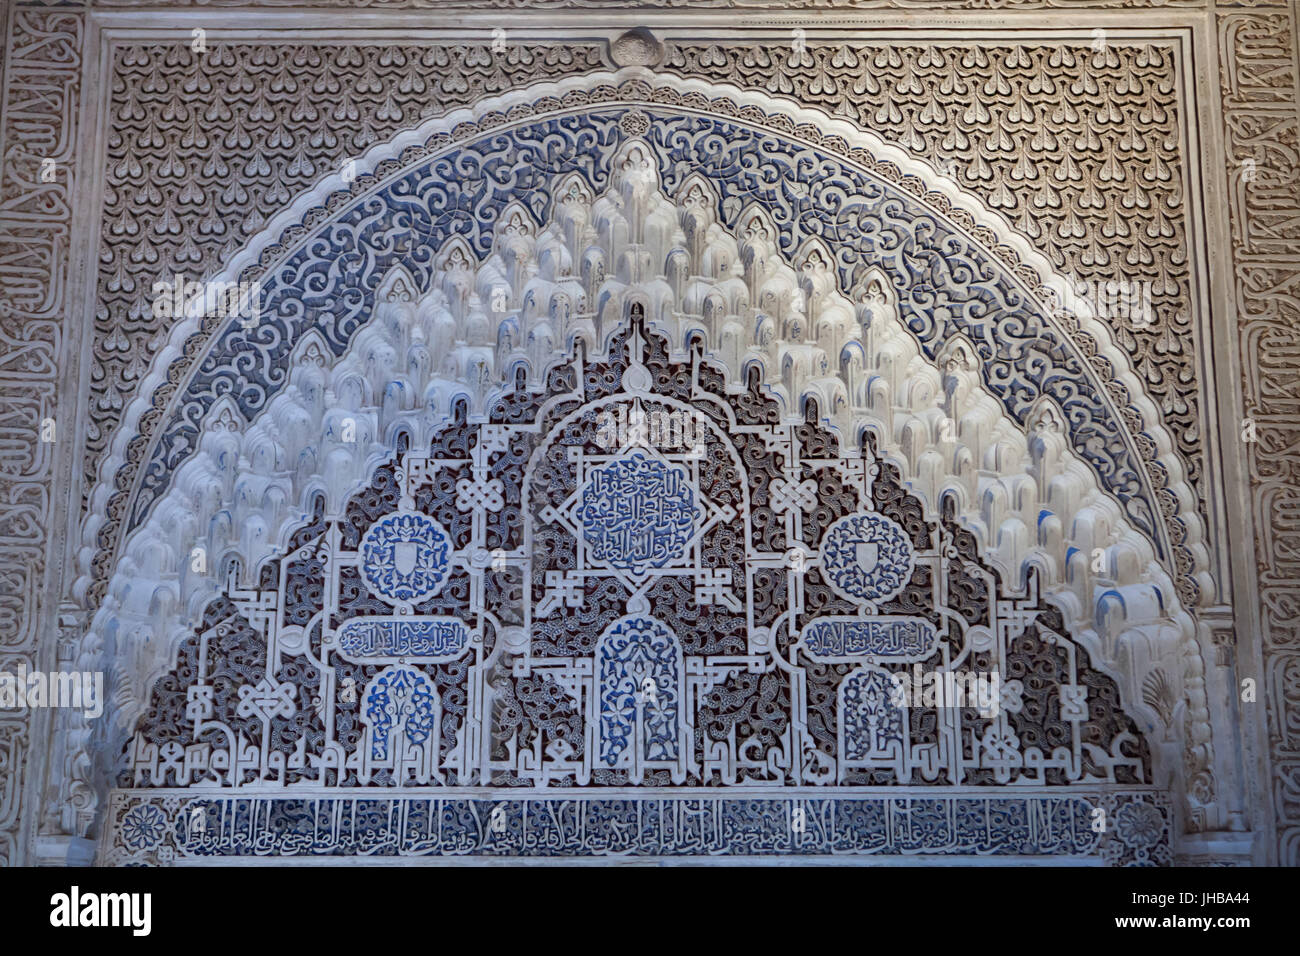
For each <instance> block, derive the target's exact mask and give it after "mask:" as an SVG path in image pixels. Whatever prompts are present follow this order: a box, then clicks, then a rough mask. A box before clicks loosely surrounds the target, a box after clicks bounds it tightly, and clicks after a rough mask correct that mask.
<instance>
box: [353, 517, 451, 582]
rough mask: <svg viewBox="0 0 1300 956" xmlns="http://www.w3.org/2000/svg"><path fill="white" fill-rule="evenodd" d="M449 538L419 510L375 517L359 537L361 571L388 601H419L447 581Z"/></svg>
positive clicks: (440, 526)
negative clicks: (362, 535) (361, 536)
mask: <svg viewBox="0 0 1300 956" xmlns="http://www.w3.org/2000/svg"><path fill="white" fill-rule="evenodd" d="M450 551H451V539H450V538H449V537H448V536H447V532H446V531H444V530H443V529H442V525H440V524H438V522H436V521H434V520H433V519H432V518H430V517H428V516H427V515H423V514H420V513H419V512H398V513H396V514H391V515H388V516H386V517H384V518H382V519H380V520H379V521H376V522H375V523H374V524H373V525H372V526H371V528H370V530H369V531H367V532H366V536H365V538H363V539H362V541H361V574H362V576H363V577H364V578H365V580H366V586H367V587H368V588H370V590H371V592H372V593H373V594H374V595H375V596H376V597H380V598H383V599H384V600H386V601H390V602H394V603H396V602H410V601H419V600H422V599H424V598H426V597H429V596H431V595H433V594H437V593H438V592H439V591H441V590H442V587H443V585H444V584H446V582H447V569H448V554H449V553H450Z"/></svg>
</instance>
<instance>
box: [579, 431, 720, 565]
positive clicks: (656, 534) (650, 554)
mask: <svg viewBox="0 0 1300 956" xmlns="http://www.w3.org/2000/svg"><path fill="white" fill-rule="evenodd" d="M688 482H689V478H688V476H687V474H686V469H684V468H681V467H679V466H677V465H673V464H669V463H668V462H666V461H661V460H660V459H658V458H652V457H650V456H649V455H646V454H645V453H643V452H634V453H633V454H631V455H629V456H627V457H626V458H620V459H618V460H616V461H611V462H610V463H609V464H607V465H604V466H603V467H600V468H597V469H596V470H595V471H593V472H592V473H591V477H590V478H589V479H588V481H587V484H586V487H584V488H583V491H582V503H581V505H580V507H579V509H578V520H579V522H581V524H582V533H583V537H584V538H585V539H586V541H587V546H588V548H590V549H591V550H590V555H591V557H592V559H593V560H595V561H598V562H601V563H603V564H607V565H609V566H610V567H613V568H618V569H620V570H622V571H630V572H632V573H633V574H644V573H645V572H646V571H648V570H650V569H653V568H662V567H665V566H667V565H668V564H670V563H671V562H673V561H678V560H680V559H681V557H682V555H683V553H684V552H685V550H686V545H687V543H688V542H689V541H690V540H691V536H692V535H693V534H694V533H695V525H696V522H697V521H698V520H699V518H700V509H699V506H698V505H697V504H696V502H695V492H694V490H693V489H692V488H691V486H690V484H689V483H688Z"/></svg>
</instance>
